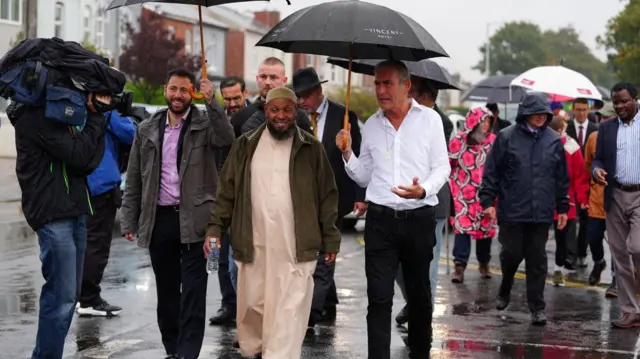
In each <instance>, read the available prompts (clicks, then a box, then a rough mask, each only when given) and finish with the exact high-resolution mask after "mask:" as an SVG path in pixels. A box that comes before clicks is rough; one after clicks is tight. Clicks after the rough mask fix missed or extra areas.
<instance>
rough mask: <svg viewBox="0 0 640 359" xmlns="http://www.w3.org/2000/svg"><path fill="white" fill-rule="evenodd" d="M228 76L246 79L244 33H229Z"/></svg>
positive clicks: (227, 51) (227, 49)
mask: <svg viewBox="0 0 640 359" xmlns="http://www.w3.org/2000/svg"><path fill="white" fill-rule="evenodd" d="M226 56H227V59H226V61H225V63H226V72H225V73H226V74H227V76H238V77H240V78H244V31H241V30H231V29H229V31H228V32H227V42H226Z"/></svg>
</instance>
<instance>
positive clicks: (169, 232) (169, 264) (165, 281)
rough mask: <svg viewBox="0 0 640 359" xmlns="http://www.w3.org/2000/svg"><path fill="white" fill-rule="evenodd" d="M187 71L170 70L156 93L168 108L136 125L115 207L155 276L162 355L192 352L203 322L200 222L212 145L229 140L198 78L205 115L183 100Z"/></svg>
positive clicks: (191, 355) (210, 184) (208, 198)
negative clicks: (148, 258)
mask: <svg viewBox="0 0 640 359" xmlns="http://www.w3.org/2000/svg"><path fill="white" fill-rule="evenodd" d="M194 83H195V76H194V75H193V74H192V73H190V72H189V71H186V70H182V69H178V70H173V71H171V72H170V73H169V75H168V77H167V84H166V85H165V88H164V95H165V99H166V101H167V105H168V106H169V108H168V109H167V110H163V111H159V112H157V113H156V114H155V115H153V116H152V117H151V118H149V119H147V120H145V121H143V122H142V123H140V125H139V126H138V128H137V131H136V135H135V138H134V140H133V145H132V148H131V154H130V157H129V166H128V171H127V182H126V187H125V191H124V197H123V202H122V208H121V211H122V213H121V227H122V232H123V233H124V235H125V238H127V239H128V240H130V241H132V240H133V237H134V236H135V235H137V236H138V245H139V246H140V247H143V248H148V249H149V254H150V256H151V266H152V267H153V272H154V274H155V278H156V288H157V296H158V310H157V316H158V326H159V327H160V333H161V334H162V343H163V344H164V347H165V350H166V352H167V355H168V357H167V359H197V358H198V356H199V355H200V349H201V347H202V341H203V338H204V329H205V312H206V293H207V279H208V277H207V272H206V259H205V257H204V255H203V252H202V245H203V242H204V238H205V228H206V225H207V222H208V220H209V217H210V215H211V211H212V207H213V199H214V196H215V193H216V187H217V184H218V171H217V167H216V156H215V151H218V150H219V149H220V148H222V147H226V146H231V144H232V142H233V140H234V139H235V136H234V133H233V127H232V126H231V124H230V123H229V120H228V119H227V117H226V115H225V113H224V110H223V109H222V108H221V106H220V104H218V103H217V100H216V99H215V97H214V93H215V90H214V88H213V84H212V83H211V81H209V80H207V79H202V80H200V89H201V91H202V93H203V94H204V96H205V101H206V107H207V111H206V112H207V115H206V116H205V115H204V114H203V113H202V112H200V111H199V110H198V108H197V107H195V106H194V105H192V104H191V96H190V95H189V88H190V87H191V86H193V84H194Z"/></svg>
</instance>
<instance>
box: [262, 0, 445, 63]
mask: <svg viewBox="0 0 640 359" xmlns="http://www.w3.org/2000/svg"><path fill="white" fill-rule="evenodd" d="M256 46H265V47H271V48H275V49H279V50H282V51H284V52H294V53H306V54H314V55H324V56H335V57H341V58H352V59H394V60H407V61H420V60H422V59H426V58H431V57H440V56H444V57H449V55H448V54H447V52H446V51H444V49H443V48H442V46H440V44H438V42H437V41H436V40H435V39H434V38H433V36H431V35H430V34H429V33H428V32H427V30H425V29H424V28H423V27H422V26H421V25H420V24H418V23H417V22H416V21H414V20H413V19H411V18H410V17H408V16H406V15H404V14H401V13H399V12H397V11H394V10H391V9H389V8H387V7H385V6H381V5H376V4H371V3H368V2H364V1H358V0H343V1H333V2H326V3H322V4H319V5H315V6H310V7H307V8H304V9H301V10H298V11H296V12H294V13H293V14H291V15H289V16H287V17H286V18H285V19H284V20H282V21H281V22H280V23H279V24H277V25H276V26H275V27H274V28H273V29H271V31H269V32H268V33H267V34H266V35H265V36H264V37H263V38H262V39H261V40H260V41H258V43H257V44H256Z"/></svg>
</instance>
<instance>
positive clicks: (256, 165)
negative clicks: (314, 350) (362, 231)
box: [204, 87, 340, 359]
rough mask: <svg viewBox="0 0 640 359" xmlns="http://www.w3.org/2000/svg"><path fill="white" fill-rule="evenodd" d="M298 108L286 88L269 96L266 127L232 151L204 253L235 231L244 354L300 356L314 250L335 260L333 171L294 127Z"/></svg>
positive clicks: (273, 358)
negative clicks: (214, 241) (225, 234)
mask: <svg viewBox="0 0 640 359" xmlns="http://www.w3.org/2000/svg"><path fill="white" fill-rule="evenodd" d="M296 104H297V98H296V96H295V94H294V93H293V91H291V90H289V89H288V88H286V87H278V88H275V89H272V90H271V91H269V93H268V95H267V98H266V103H265V113H266V115H267V122H266V123H265V124H263V125H262V126H260V127H259V128H258V129H256V130H254V131H252V132H248V133H246V134H244V135H242V136H241V137H239V138H238V139H237V140H236V141H235V143H234V144H233V147H232V148H231V151H230V153H229V156H228V157H227V160H226V162H225V165H224V167H223V169H222V173H221V175H220V182H219V184H218V191H217V194H216V200H215V202H214V208H213V215H212V217H211V220H210V222H209V227H208V230H207V237H208V240H206V241H205V245H204V251H205V255H208V253H209V252H210V250H211V245H210V241H211V240H212V239H214V238H215V240H216V245H217V246H219V245H220V236H221V235H222V234H223V233H224V232H226V231H227V230H229V228H230V229H231V232H232V233H233V236H231V242H230V244H231V247H232V249H233V258H234V260H235V261H236V263H237V264H238V291H237V297H238V300H237V301H238V308H237V326H238V341H239V344H240V349H241V352H242V355H244V356H255V357H256V358H264V359H299V358H300V352H301V349H302V341H303V340H304V336H305V333H306V328H307V323H308V321H309V311H310V309H311V300H312V297H313V272H314V270H315V267H316V262H317V255H318V252H324V253H326V254H325V255H326V258H325V259H326V261H327V262H333V261H335V258H336V254H337V253H338V251H339V249H340V232H339V231H338V229H337V228H336V226H335V222H336V218H337V216H338V191H337V187H336V183H335V180H334V176H333V171H332V170H331V165H330V164H329V161H328V159H327V157H326V154H325V151H324V148H323V146H322V143H320V141H318V140H317V139H316V138H315V137H313V135H310V134H308V133H306V132H304V131H301V130H300V129H299V128H298V127H297V126H296V124H295V116H296V111H297V105H296ZM265 129H267V130H266V131H265Z"/></svg>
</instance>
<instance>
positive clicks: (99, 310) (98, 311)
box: [76, 300, 122, 317]
mask: <svg viewBox="0 0 640 359" xmlns="http://www.w3.org/2000/svg"><path fill="white" fill-rule="evenodd" d="M76 312H77V313H78V315H80V316H91V317H114V316H116V315H118V314H120V312H122V308H120V307H117V306H115V305H111V304H109V303H107V302H106V301H104V300H103V301H102V303H100V304H98V305H95V306H93V307H86V308H85V307H82V306H80V304H78V306H77V308H76Z"/></svg>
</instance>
